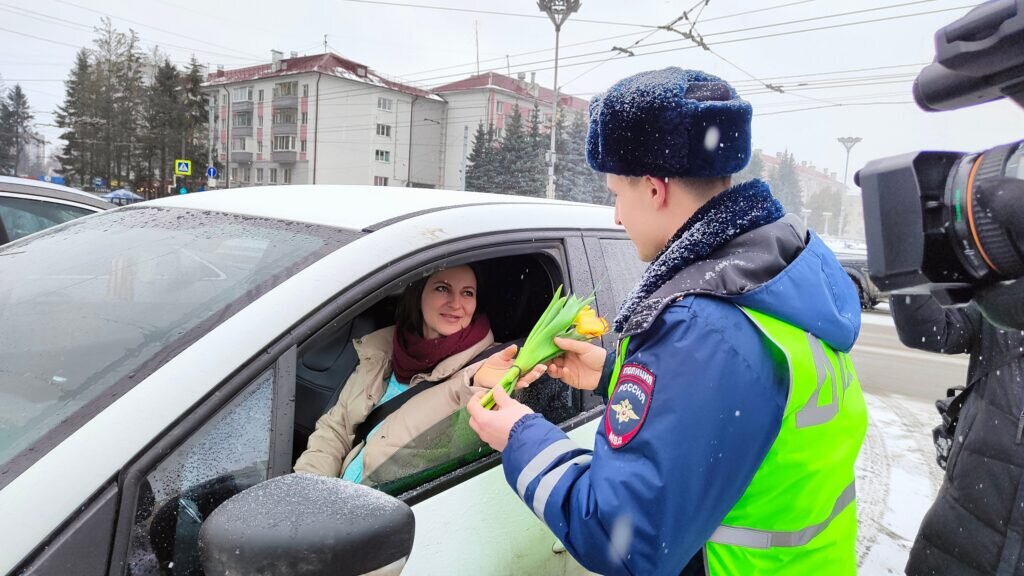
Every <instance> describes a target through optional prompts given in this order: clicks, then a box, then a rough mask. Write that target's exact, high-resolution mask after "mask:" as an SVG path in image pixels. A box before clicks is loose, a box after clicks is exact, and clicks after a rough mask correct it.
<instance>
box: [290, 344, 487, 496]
mask: <svg viewBox="0 0 1024 576" xmlns="http://www.w3.org/2000/svg"><path fill="white" fill-rule="evenodd" d="M393 335H394V326H389V327H387V328H382V329H380V330H377V331H376V332H373V333H371V334H368V335H366V336H364V337H363V338H361V339H357V340H355V341H353V344H354V345H355V349H356V354H357V355H358V356H359V365H358V366H356V369H355V371H353V372H352V375H351V376H349V378H348V381H347V382H346V383H345V387H344V388H342V390H341V396H340V397H339V398H338V403H337V404H335V405H334V407H333V408H331V409H330V410H329V411H328V412H327V413H326V414H324V415H323V416H321V417H320V419H319V420H317V423H316V430H314V431H313V433H312V434H311V435H310V436H309V443H308V444H307V445H306V446H307V447H306V451H305V452H303V453H302V456H300V457H299V459H298V461H297V462H296V463H295V471H296V472H311V473H313V474H320V475H323V476H333V477H338V476H340V475H341V473H342V471H344V470H345V468H346V467H348V465H349V464H350V463H351V462H352V460H353V459H354V458H355V457H356V455H357V454H359V451H360V450H363V451H364V454H363V478H366V477H368V476H369V475H370V474H371V473H372V472H373V471H374V470H375V469H376V468H377V467H378V466H380V465H381V464H382V463H383V462H385V461H387V459H388V458H389V457H390V456H392V455H393V454H394V453H395V452H396V451H398V449H400V448H402V447H403V446H404V445H406V444H407V443H408V442H409V441H411V440H413V439H414V438H416V437H417V436H418V435H419V434H421V433H423V432H425V431H426V430H428V429H429V428H430V427H431V426H433V425H434V424H437V423H438V422H440V421H442V420H444V419H445V418H447V417H449V416H451V415H452V414H454V413H455V412H456V411H457V410H459V408H461V407H463V406H465V405H466V403H467V402H468V401H469V398H470V397H471V396H472V395H473V394H475V393H476V392H478V391H480V390H484V388H479V387H476V386H473V385H472V384H473V375H474V374H476V371H477V370H478V369H479V368H480V365H482V364H483V361H481V362H477V363H475V364H473V365H472V366H466V363H467V362H469V361H470V360H472V359H473V358H475V357H476V355H477V354H479V353H481V352H483V351H484V350H485V349H486V348H487V347H488V346H490V345H491V344H493V343H494V336H493V335H492V334H491V333H490V332H488V333H487V336H486V337H484V339H483V340H481V341H480V342H478V343H477V344H476V345H475V346H473V347H471V348H469V349H467V350H465V351H463V352H460V353H458V354H455V355H454V356H450V357H448V358H446V359H445V360H443V361H441V363H440V364H438V365H437V367H435V368H434V371H433V372H431V373H430V374H417V375H415V376H413V377H412V380H411V381H410V382H409V385H410V386H416V385H418V384H421V383H423V382H440V384H437V385H436V386H434V387H433V388H431V389H430V390H427V391H426V392H421V393H419V394H417V395H416V396H415V397H413V398H412V399H411V400H409V401H408V402H406V403H405V404H404V405H403V406H402V407H401V408H399V409H398V410H397V411H396V412H395V413H393V414H391V415H390V416H388V417H387V419H385V420H384V422H383V423H382V424H381V427H380V429H379V430H378V431H377V432H376V433H374V434H373V436H372V437H371V438H370V440H369V441H368V442H363V443H360V444H359V445H358V446H352V442H353V441H354V440H355V434H356V427H357V426H358V425H359V424H360V423H361V422H363V421H364V420H366V417H367V416H368V415H369V414H370V411H371V410H372V409H373V407H374V406H376V405H377V402H378V401H380V399H381V398H382V397H383V396H384V392H385V390H386V389H387V382H388V380H389V379H390V378H391V351H392V338H393ZM364 444H366V446H365V448H364Z"/></svg>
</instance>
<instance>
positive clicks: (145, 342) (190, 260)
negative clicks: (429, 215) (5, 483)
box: [0, 208, 345, 466]
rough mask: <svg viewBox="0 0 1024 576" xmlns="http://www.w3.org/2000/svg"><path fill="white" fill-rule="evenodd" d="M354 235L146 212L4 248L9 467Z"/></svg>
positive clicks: (1, 287) (1, 412)
mask: <svg viewBox="0 0 1024 576" xmlns="http://www.w3.org/2000/svg"><path fill="white" fill-rule="evenodd" d="M344 237H345V233H343V232H341V231H337V230H334V229H329V228H322V227H317V226H310V225H306V224H299V223H293V222H281V221H276V220H268V219H262V218H251V217H243V216H237V215H229V214H221V213H213V212H202V211H193V210H185V209H164V208H139V209H128V210H121V211H117V212H110V213H106V214H103V215H100V216H97V217H96V218H86V219H83V220H77V221H74V222H71V223H68V224H67V225H65V226H63V227H60V228H55V229H53V230H51V231H47V232H44V233H42V234H40V235H37V236H34V237H31V238H26V239H24V240H22V241H19V242H14V243H11V244H8V245H6V246H4V247H2V248H0V326H2V327H3V329H2V330H0V466H2V465H4V464H5V463H7V462H9V461H10V460H11V459H12V458H13V457H14V456H16V455H17V454H18V453H19V452H21V451H22V450H25V449H27V448H29V447H31V446H32V445H33V443H35V442H36V441H37V440H39V439H40V438H41V437H43V436H44V435H46V434H48V433H50V432H51V431H54V430H55V429H56V428H57V427H58V426H60V425H61V423H62V422H65V421H66V420H68V418H69V417H70V416H72V415H73V414H75V413H76V412H77V411H79V410H80V409H83V408H85V407H86V406H87V405H88V404H89V403H90V402H93V401H98V399H99V398H100V397H101V396H104V397H106V396H110V395H111V394H107V392H108V391H110V392H111V393H123V391H124V390H125V387H124V386H121V387H119V388H116V389H115V386H116V385H117V384H118V383H119V382H122V381H123V382H126V383H127V384H126V386H128V387H130V385H131V383H132V382H137V381H139V380H141V379H142V378H144V377H145V376H146V375H147V374H148V373H149V372H150V371H152V370H153V369H155V368H156V367H158V366H159V365H161V364H163V363H164V362H166V361H167V360H169V359H170V358H171V357H173V355H174V354H176V353H177V352H178V351H180V350H181V349H183V348H184V347H185V346H186V345H188V344H190V343H191V342H193V341H194V340H195V339H196V338H198V337H200V336H201V335H202V334H203V333H205V332H206V331H208V330H209V329H211V328H212V327H213V326H215V325H217V324H218V323H219V322H221V321H223V320H224V319H226V318H227V317H229V316H230V315H231V314H233V313H234V312H235V311H237V310H238V309H239V308H241V307H242V306H244V305H245V304H247V303H248V302H250V301H252V300H253V299H254V298H256V297H258V296H259V295H261V294H263V293H264V292H266V291H267V290H269V289H270V288H271V287H273V286H275V285H276V284H278V283H280V282H281V281H282V280H283V279H285V278H287V277H289V276H291V275H292V274H294V273H295V272H296V271H298V270H299V269H301V268H303V267H305V266H306V265H308V264H309V263H310V262H312V261H314V260H316V259H318V258H319V257H321V256H323V255H324V254H326V253H327V252H329V251H331V250H334V249H336V248H337V247H338V246H340V245H341V244H342V243H344Z"/></svg>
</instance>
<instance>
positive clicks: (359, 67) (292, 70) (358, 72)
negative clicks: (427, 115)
mask: <svg viewBox="0 0 1024 576" xmlns="http://www.w3.org/2000/svg"><path fill="white" fill-rule="evenodd" d="M308 72H320V73H321V74H327V75H330V76H336V77H338V78H344V79H346V80H352V81H354V82H363V83H365V84H371V85H374V86H380V87H382V88H389V89H391V90H396V91H398V92H404V93H406V94H412V95H414V96H420V97H424V98H435V99H436V98H437V96H435V95H433V94H431V93H430V92H428V91H427V90H423V89H420V88H416V87H415V86H409V85H408V84H402V83H400V82H395V81H394V80H389V79H387V78H384V77H383V76H380V75H379V74H377V73H376V72H374V71H373V70H371V69H370V67H369V66H366V65H364V64H360V63H358V62H354V61H352V60H349V59H347V58H342V57H341V56H338V55H337V54H334V53H333V52H328V53H325V54H314V55H312V56H299V57H296V58H282V59H281V64H280V67H279V68H278V70H276V71H275V70H274V65H273V64H272V63H271V64H260V65H257V66H249V67H247V68H236V69H234V70H218V71H216V72H211V73H210V74H207V76H206V83H205V84H203V85H204V86H220V85H224V84H235V83H238V82H250V81H253V80H263V79H265V78H276V77H281V76H290V75H293V74H304V73H308Z"/></svg>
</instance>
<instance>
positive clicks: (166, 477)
mask: <svg viewBox="0 0 1024 576" xmlns="http://www.w3.org/2000/svg"><path fill="white" fill-rule="evenodd" d="M274 379H275V378H274V370H273V369H272V368H271V369H269V370H267V371H266V372H264V373H263V374H262V375H260V376H259V377H258V378H256V379H255V380H254V381H253V382H252V383H251V384H249V385H248V386H247V387H246V388H245V389H243V390H242V392H240V393H239V394H238V396H236V397H235V398H234V399H233V400H231V401H230V402H229V403H228V405H227V406H225V407H224V408H223V409H221V410H220V411H219V412H218V413H217V414H215V415H214V416H213V417H212V418H211V419H210V420H209V421H207V422H206V423H205V424H203V425H202V426H201V427H200V428H199V429H198V430H196V431H195V432H194V433H192V435H191V436H189V438H188V439H187V440H186V441H185V442H184V443H183V444H181V445H180V446H178V447H177V448H176V449H174V450H173V451H172V452H171V453H170V454H168V455H167V457H166V458H164V459H163V460H162V461H161V462H160V463H159V464H158V465H157V466H156V467H155V468H153V469H152V470H151V471H150V472H149V473H148V474H147V475H146V477H145V479H144V480H143V481H142V483H141V485H140V487H139V494H138V498H137V502H136V508H135V510H136V512H135V518H134V525H133V526H132V529H131V535H130V539H129V548H128V556H127V559H126V569H125V573H126V574H131V575H133V576H134V575H151V574H152V575H156V574H201V573H202V571H201V568H200V564H199V528H200V527H201V526H202V522H203V520H204V519H205V518H207V517H208V516H209V514H210V513H211V512H213V510H214V509H215V508H216V507H217V506H219V505H220V504H221V503H223V502H224V501H225V500H227V499H228V498H230V497H232V496H234V495H235V494H237V493H239V492H241V491H243V490H245V489H247V488H249V487H251V486H254V485H256V484H258V483H259V482H262V481H264V480H266V479H267V477H268V466H269V460H270V449H271V417H272V409H273V394H274V391H273V388H274Z"/></svg>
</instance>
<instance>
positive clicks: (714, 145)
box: [587, 67, 752, 178]
mask: <svg viewBox="0 0 1024 576" xmlns="http://www.w3.org/2000/svg"><path fill="white" fill-rule="evenodd" d="M751 115H752V110H751V107H750V103H749V102H747V101H746V100H743V99H742V98H740V97H739V96H737V95H736V91H735V90H734V89H733V87H732V86H730V85H729V83H728V82H726V81H725V80H722V79H721V78H719V77H717V76H712V75H711V74H705V73H704V72H701V71H699V70H683V69H681V68H675V67H672V68H665V69H664V70H651V71H648V72H641V73H639V74H636V75H633V76H630V77H629V78H624V79H622V80H619V81H618V82H616V83H615V85H614V86H612V87H611V88H610V89H609V90H608V91H607V92H605V93H604V94H601V95H598V96H595V97H594V99H593V100H592V101H591V102H590V130H589V132H588V134H587V163H588V164H590V167H591V168H593V169H594V170H597V171H598V172H605V173H609V174H618V175H620V176H656V177H660V178H671V177H678V178H702V177H711V176H727V175H729V174H735V173H736V172H739V171H740V170H742V169H743V167H744V166H746V165H747V162H748V161H749V160H750V118H751Z"/></svg>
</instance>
